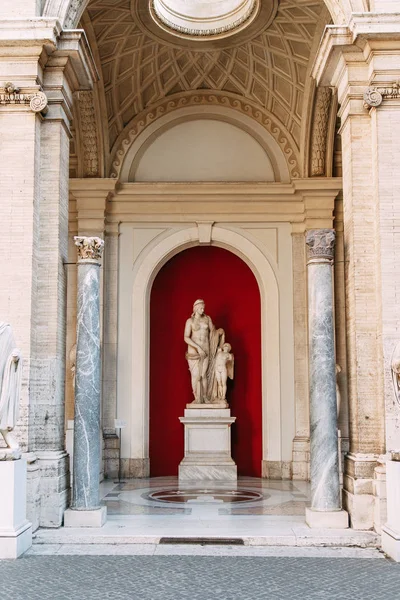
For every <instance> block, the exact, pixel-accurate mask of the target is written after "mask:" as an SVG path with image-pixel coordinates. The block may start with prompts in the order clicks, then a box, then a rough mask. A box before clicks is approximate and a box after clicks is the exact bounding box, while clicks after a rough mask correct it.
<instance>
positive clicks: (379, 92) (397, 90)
mask: <svg viewBox="0 0 400 600" xmlns="http://www.w3.org/2000/svg"><path fill="white" fill-rule="evenodd" d="M399 99H400V82H398V81H395V82H394V83H392V84H391V85H382V84H381V85H377V86H374V87H368V88H367V89H366V90H365V92H364V106H365V108H377V107H378V106H380V105H381V104H382V102H383V101H384V100H399Z"/></svg>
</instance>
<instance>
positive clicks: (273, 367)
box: [117, 225, 294, 461]
mask: <svg viewBox="0 0 400 600" xmlns="http://www.w3.org/2000/svg"><path fill="white" fill-rule="evenodd" d="M198 244H199V230H198V228H197V227H190V226H189V227H184V228H182V229H180V230H178V231H177V230H172V232H171V230H169V232H167V233H165V232H164V233H160V234H159V235H157V236H156V237H155V238H154V239H153V241H151V242H150V243H149V244H148V245H147V246H146V247H145V248H144V249H143V250H142V252H141V254H140V255H139V257H138V258H137V260H136V262H135V263H134V266H133V270H132V266H131V267H130V270H131V272H132V286H131V289H132V295H131V304H130V305H129V306H130V309H129V317H127V318H126V322H125V323H122V322H121V323H120V331H123V332H124V340H121V347H120V350H119V352H120V356H121V360H120V362H119V367H118V369H119V372H118V377H117V380H118V386H119V387H118V414H119V415H122V416H123V418H125V419H127V420H128V421H129V429H128V431H127V435H126V436H125V442H124V441H123V448H122V453H123V457H124V458H131V459H139V460H140V459H148V458H149V376H150V372H149V371H150V368H149V335H150V293H151V288H152V284H153V281H154V279H155V277H156V275H157V274H158V272H159V270H160V269H161V268H162V267H163V265H164V264H165V263H166V262H167V261H168V260H169V259H170V258H172V257H173V256H174V255H176V254H178V253H179V252H181V251H182V250H185V249H187V248H190V247H193V246H196V245H198ZM211 244H213V245H216V246H218V247H221V248H224V249H226V250H228V251H230V252H232V253H234V254H236V255H237V256H238V257H239V258H241V259H242V260H243V261H244V262H245V263H246V264H247V265H248V266H249V267H250V269H251V270H252V272H253V273H254V275H255V277H256V279H257V282H258V285H259V289H260V295H261V323H262V352H261V355H262V415H263V417H262V418H263V460H264V461H266V460H268V461H280V460H282V437H283V432H284V431H285V435H286V436H288V435H289V436H291V439H292V438H293V435H294V433H293V431H294V421H293V419H294V417H293V415H294V392H293V390H289V389H288V387H287V385H286V382H287V381H293V380H294V374H293V372H291V371H293V356H292V355H293V343H292V340H291V339H290V336H282V334H281V332H282V330H283V328H284V327H285V323H287V322H288V320H290V319H291V318H292V315H291V310H292V308H291V306H289V305H287V304H286V303H284V302H283V301H282V296H281V293H280V287H281V285H282V283H283V282H281V281H280V279H281V278H282V276H283V275H282V274H281V273H280V272H279V268H278V265H277V263H276V261H275V259H274V258H273V257H272V256H271V255H270V254H269V253H268V251H267V250H266V249H265V248H264V247H261V246H260V245H259V244H257V240H255V239H254V238H252V235H251V234H250V233H248V232H245V231H244V230H239V229H237V228H235V227H231V226H223V225H218V226H217V225H216V226H214V227H213V228H212V238H211ZM128 262H129V259H128ZM128 266H129V265H128ZM128 318H129V319H130V323H128ZM129 326H130V329H129ZM128 330H129V332H128ZM283 356H284V357H285V369H284V371H285V374H284V378H283V375H282V372H281V363H282V357H283ZM283 413H284V414H285V415H286V417H284V418H283V417H282V415H283ZM288 415H289V417H288ZM283 421H285V422H284V423H283Z"/></svg>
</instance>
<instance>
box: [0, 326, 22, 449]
mask: <svg viewBox="0 0 400 600" xmlns="http://www.w3.org/2000/svg"><path fill="white" fill-rule="evenodd" d="M21 381H22V359H21V353H20V351H19V350H18V348H16V345H15V340H14V336H13V333H12V329H11V326H10V325H9V324H8V323H4V322H0V433H1V434H2V436H3V438H4V440H5V442H6V444H7V446H8V447H9V448H12V449H18V448H19V444H18V442H17V441H16V439H15V438H14V436H13V435H12V434H11V431H12V430H13V429H14V427H15V424H16V422H17V420H18V414H19V398H20V393H21Z"/></svg>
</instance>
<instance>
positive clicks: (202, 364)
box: [184, 299, 225, 405]
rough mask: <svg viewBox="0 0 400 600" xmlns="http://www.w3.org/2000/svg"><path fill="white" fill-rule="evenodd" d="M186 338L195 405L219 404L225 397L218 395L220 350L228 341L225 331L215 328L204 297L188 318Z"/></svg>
mask: <svg viewBox="0 0 400 600" xmlns="http://www.w3.org/2000/svg"><path fill="white" fill-rule="evenodd" d="M184 340H185V342H186V344H187V345H188V348H187V352H186V360H187V361H188V365H189V371H190V375H191V380H192V391H193V396H194V400H193V402H192V403H191V404H192V405H196V404H218V403H221V401H222V400H223V401H224V402H225V399H222V398H221V394H218V385H217V382H216V377H217V375H216V373H217V370H216V361H217V354H218V350H220V349H222V347H223V346H224V344H225V331H224V330H223V329H216V328H215V327H214V324H213V322H212V320H211V318H210V317H209V316H208V315H206V314H205V303H204V300H201V299H199V300H196V302H195V303H194V304H193V313H192V315H191V317H190V318H189V319H188V320H187V321H186V325H185V333H184Z"/></svg>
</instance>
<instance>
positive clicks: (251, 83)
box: [86, 0, 323, 149]
mask: <svg viewBox="0 0 400 600" xmlns="http://www.w3.org/2000/svg"><path fill="white" fill-rule="evenodd" d="M322 10H323V2H322V0H281V1H280V3H279V7H278V12H277V14H276V17H275V19H274V20H273V22H272V24H271V25H270V26H269V27H268V28H267V29H266V30H265V31H264V32H262V33H261V34H260V33H258V34H257V35H256V37H255V38H253V39H251V40H247V41H244V42H240V40H239V45H236V46H232V47H229V48H219V49H211V50H210V49H208V50H202V49H200V50H198V49H197V47H191V48H180V47H179V46H177V45H171V44H167V43H165V42H163V41H162V40H157V39H156V38H154V36H150V35H148V34H146V32H145V31H143V29H142V28H140V27H139V25H138V24H137V23H136V22H135V20H134V17H133V15H132V12H131V2H130V0H92V1H91V2H90V4H89V7H88V10H87V16H86V19H87V17H88V18H89V19H90V21H91V26H92V28H93V32H94V35H95V37H96V42H97V48H98V55H99V58H100V62H101V69H102V76H103V82H104V93H105V101H106V109H107V118H108V127H109V142H110V149H111V148H112V146H113V144H114V143H115V141H116V139H117V137H118V135H119V134H120V133H121V132H122V131H123V129H124V127H126V125H127V124H128V123H129V122H130V121H131V120H132V119H133V118H134V117H135V116H137V115H138V114H140V113H141V111H143V110H144V109H146V108H148V107H149V106H151V105H152V104H154V103H155V102H157V101H159V100H161V99H163V98H165V97H168V96H171V95H173V94H177V93H179V92H184V91H185V92H187V91H191V90H193V91H194V90H218V91H220V92H223V91H225V92H229V93H231V94H236V95H238V96H240V97H242V98H246V99H247V100H249V101H251V102H253V103H255V104H257V105H259V106H261V107H263V108H264V109H266V110H267V111H269V112H270V113H271V114H272V115H274V117H275V118H276V119H277V120H278V121H279V122H280V123H281V124H282V125H283V127H284V128H285V129H286V130H287V131H288V132H289V133H290V134H291V135H292V136H293V139H294V141H295V143H296V144H297V147H299V146H300V127H301V118H302V112H303V100H304V92H305V87H306V81H307V69H308V66H309V60H310V53H311V49H312V45H313V42H314V37H315V34H316V29H317V25H318V22H319V17H320V14H321V11H322ZM233 43H234V42H233ZM230 44H232V41H231V42H230Z"/></svg>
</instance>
